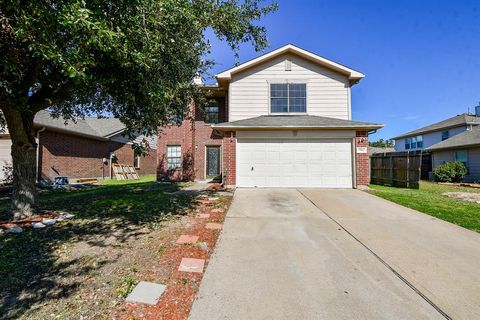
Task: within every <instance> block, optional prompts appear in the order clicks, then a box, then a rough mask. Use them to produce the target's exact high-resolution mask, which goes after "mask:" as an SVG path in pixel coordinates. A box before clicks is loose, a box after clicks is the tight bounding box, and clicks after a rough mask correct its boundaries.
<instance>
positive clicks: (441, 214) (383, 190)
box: [370, 181, 480, 232]
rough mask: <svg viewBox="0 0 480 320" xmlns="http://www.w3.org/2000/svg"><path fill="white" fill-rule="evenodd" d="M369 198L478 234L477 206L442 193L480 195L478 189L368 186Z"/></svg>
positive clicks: (479, 217)
mask: <svg viewBox="0 0 480 320" xmlns="http://www.w3.org/2000/svg"><path fill="white" fill-rule="evenodd" d="M370 187H371V188H372V189H373V190H372V191H370V192H371V193H372V194H374V195H377V196H379V197H382V198H384V199H387V200H390V201H392V202H395V203H398V204H401V205H403V206H405V207H409V208H412V209H415V210H418V211H421V212H423V213H426V214H429V215H431V216H434V217H437V218H439V219H442V220H445V221H448V222H451V223H455V224H457V225H459V226H462V227H464V228H467V229H470V230H474V231H477V232H480V204H478V203H474V202H467V201H464V200H460V199H454V198H449V197H447V196H444V195H442V193H444V192H471V193H480V189H476V188H468V187H458V186H452V185H440V184H437V183H432V182H426V181H421V182H420V189H418V190H414V189H402V188H393V187H386V186H378V185H370Z"/></svg>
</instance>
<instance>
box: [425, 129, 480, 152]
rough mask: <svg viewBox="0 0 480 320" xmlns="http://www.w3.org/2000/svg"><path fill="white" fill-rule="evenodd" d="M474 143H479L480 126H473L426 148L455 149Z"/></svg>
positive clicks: (430, 149) (429, 149)
mask: <svg viewBox="0 0 480 320" xmlns="http://www.w3.org/2000/svg"><path fill="white" fill-rule="evenodd" d="M475 145H480V126H475V127H473V128H472V129H471V130H467V131H464V132H462V133H459V134H457V135H454V136H453V137H451V138H448V139H447V140H443V141H441V142H439V143H436V144H434V145H432V146H430V147H428V148H427V150H428V151H432V150H440V149H456V148H462V147H468V146H475Z"/></svg>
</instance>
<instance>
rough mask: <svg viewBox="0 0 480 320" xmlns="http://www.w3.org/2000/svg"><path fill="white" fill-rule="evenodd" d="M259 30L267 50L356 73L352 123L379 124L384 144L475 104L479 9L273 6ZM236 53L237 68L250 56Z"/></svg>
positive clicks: (227, 56)
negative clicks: (291, 49) (285, 48)
mask: <svg viewBox="0 0 480 320" xmlns="http://www.w3.org/2000/svg"><path fill="white" fill-rule="evenodd" d="M279 5H280V7H279V10H278V11H277V12H276V13H273V14H271V15H270V16H268V17H266V18H265V19H263V20H262V21H261V22H260V23H261V24H263V25H265V26H266V27H267V30H268V39H269V42H270V48H269V49H267V50H265V52H268V51H271V50H272V49H276V48H278V47H281V46H282V45H284V44H286V43H293V44H295V45H298V46H300V47H302V48H304V49H306V50H309V51H313V52H314V53H317V54H319V55H321V56H324V57H326V58H328V59H331V60H333V61H336V62H339V63H342V64H345V65H347V66H349V67H351V68H353V69H356V70H359V71H361V72H363V73H364V74H365V75H366V77H365V78H364V79H363V80H362V81H361V82H360V83H359V84H357V85H355V86H354V87H353V89H352V110H353V119H354V120H364V121H372V122H380V123H384V124H385V128H383V129H381V130H379V131H378V133H376V134H375V135H373V136H372V137H371V139H372V140H377V139H379V138H384V139H385V138H391V137H393V136H395V135H397V134H400V133H403V132H406V131H410V130H413V129H415V128H418V127H420V126H424V125H427V124H430V123H433V122H436V121H440V120H442V119H445V118H447V117H450V116H453V115H456V114H459V113H463V112H466V111H467V109H468V107H470V110H471V111H473V107H474V106H476V105H477V104H478V102H479V101H480V1H454V0H451V1H440V0H439V1H427V0H422V1H418V0H417V1H390V0H385V1H346V0H344V1H335V0H331V1H321V0H311V1H310V0H308V1H307V0H305V1H299V0H297V1H293V0H292V1H290V0H280V1H279ZM212 45H213V48H212V55H211V57H210V58H213V59H214V60H215V61H216V63H217V65H216V66H215V67H214V69H213V70H212V72H213V73H214V74H215V73H217V72H219V71H222V70H224V69H227V68H229V67H231V66H232V65H233V64H234V63H235V60H234V55H233V53H232V51H231V50H230V49H229V48H228V46H227V45H225V44H224V43H222V42H220V41H216V40H212ZM259 54H260V53H257V52H255V51H254V50H253V48H252V47H251V46H250V45H244V46H242V48H241V50H240V62H244V61H246V60H249V59H251V58H254V57H255V56H258V55H259Z"/></svg>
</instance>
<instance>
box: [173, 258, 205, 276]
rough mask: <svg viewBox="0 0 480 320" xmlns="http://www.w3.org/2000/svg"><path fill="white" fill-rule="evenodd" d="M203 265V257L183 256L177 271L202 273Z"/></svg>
mask: <svg viewBox="0 0 480 320" xmlns="http://www.w3.org/2000/svg"><path fill="white" fill-rule="evenodd" d="M204 265H205V260H204V259H194V258H183V259H182V262H180V266H179V267H178V271H183V272H198V273H202V272H203V267H204Z"/></svg>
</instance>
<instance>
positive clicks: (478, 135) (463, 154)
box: [427, 107, 480, 182]
mask: <svg viewBox="0 0 480 320" xmlns="http://www.w3.org/2000/svg"><path fill="white" fill-rule="evenodd" d="M479 108H480V107H479ZM427 151H430V152H431V153H432V166H433V167H434V168H435V167H436V166H439V165H441V164H444V163H445V162H453V161H460V162H463V163H464V164H465V166H466V167H467V169H468V173H467V175H466V176H465V181H467V182H478V181H480V126H474V127H472V128H471V129H469V130H466V131H464V132H462V133H460V134H457V135H455V136H454V137H451V138H449V139H447V140H444V141H441V142H439V143H436V144H434V145H433V146H430V147H428V148H427Z"/></svg>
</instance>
